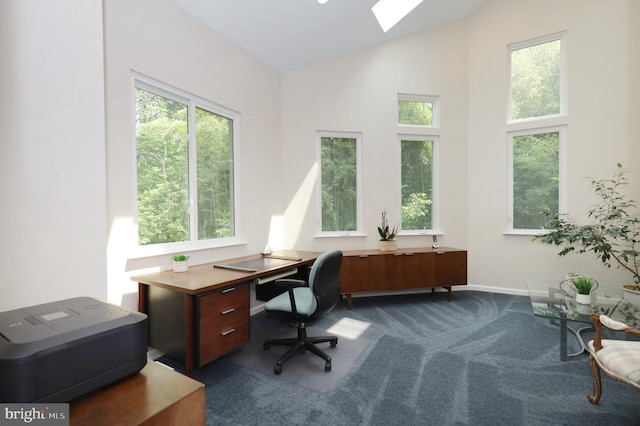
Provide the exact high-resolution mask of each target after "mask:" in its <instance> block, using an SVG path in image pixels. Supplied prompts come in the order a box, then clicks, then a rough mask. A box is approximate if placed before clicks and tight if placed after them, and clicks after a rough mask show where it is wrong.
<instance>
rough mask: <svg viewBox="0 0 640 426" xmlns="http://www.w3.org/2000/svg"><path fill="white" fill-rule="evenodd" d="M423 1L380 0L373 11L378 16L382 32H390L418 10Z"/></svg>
mask: <svg viewBox="0 0 640 426" xmlns="http://www.w3.org/2000/svg"><path fill="white" fill-rule="evenodd" d="M422 1H423V0H380V1H379V2H378V3H376V4H375V5H373V7H372V8H371V10H372V11H373V14H374V15H375V16H376V19H377V20H378V23H379V24H380V27H382V31H384V32H385V33H386V32H387V31H389V30H390V29H391V28H392V27H393V26H394V25H395V24H397V23H398V22H400V20H401V19H402V18H404V17H405V16H407V15H408V14H409V12H411V11H412V10H413V9H415V8H416V6H418V5H419V4H420V3H422Z"/></svg>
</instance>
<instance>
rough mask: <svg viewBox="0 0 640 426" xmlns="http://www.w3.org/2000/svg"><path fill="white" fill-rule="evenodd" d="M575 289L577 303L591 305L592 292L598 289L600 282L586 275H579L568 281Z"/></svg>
mask: <svg viewBox="0 0 640 426" xmlns="http://www.w3.org/2000/svg"><path fill="white" fill-rule="evenodd" d="M568 281H569V282H570V283H571V285H573V287H574V288H575V295H576V296H575V297H576V302H578V303H581V304H583V305H588V304H590V303H591V292H592V291H593V290H595V289H596V288H598V282H597V281H596V280H594V279H593V278H589V277H587V276H586V275H577V276H575V277H572V278H569V280H568Z"/></svg>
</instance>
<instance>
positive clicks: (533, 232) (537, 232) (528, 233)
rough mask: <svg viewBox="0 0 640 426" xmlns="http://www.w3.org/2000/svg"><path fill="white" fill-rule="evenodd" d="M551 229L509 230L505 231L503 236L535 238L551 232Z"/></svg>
mask: <svg viewBox="0 0 640 426" xmlns="http://www.w3.org/2000/svg"><path fill="white" fill-rule="evenodd" d="M551 231H552V229H511V230H509V231H505V232H503V233H502V234H503V235H516V236H517V235H523V236H527V237H535V236H537V235H544V234H547V233H549V232H551Z"/></svg>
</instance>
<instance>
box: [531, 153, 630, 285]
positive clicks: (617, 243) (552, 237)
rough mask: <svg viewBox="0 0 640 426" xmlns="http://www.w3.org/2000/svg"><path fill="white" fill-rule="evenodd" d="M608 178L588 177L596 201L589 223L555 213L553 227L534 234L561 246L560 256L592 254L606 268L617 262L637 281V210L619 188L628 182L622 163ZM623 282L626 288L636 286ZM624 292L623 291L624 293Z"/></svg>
mask: <svg viewBox="0 0 640 426" xmlns="http://www.w3.org/2000/svg"><path fill="white" fill-rule="evenodd" d="M617 168H618V170H616V172H615V173H614V175H613V177H612V178H611V179H600V180H595V179H592V180H591V186H592V187H593V190H594V192H595V195H596V197H597V198H598V203H597V204H595V205H594V206H593V207H592V208H591V209H590V210H588V211H587V216H588V218H589V219H590V220H591V223H588V224H586V225H579V224H577V223H575V222H574V221H572V220H571V219H570V218H569V217H568V215H566V214H558V215H556V216H555V217H554V218H553V220H552V221H551V226H550V227H551V228H553V230H552V231H549V232H548V233H545V234H543V235H538V236H536V237H534V240H537V241H541V242H543V243H545V244H551V245H555V246H562V247H563V248H562V250H561V251H560V252H559V253H558V255H559V256H564V255H566V254H568V253H571V252H575V253H586V252H593V254H594V255H595V256H596V257H597V258H598V259H599V260H600V261H601V262H602V263H603V264H604V265H605V266H607V267H608V268H610V267H611V265H612V264H617V267H618V268H621V269H625V270H626V271H628V272H630V273H631V274H632V276H633V281H634V282H635V283H636V284H640V247H639V244H640V212H638V209H637V207H636V204H635V201H633V200H631V199H629V198H628V197H627V196H626V195H625V194H623V193H622V192H621V188H622V187H623V186H625V185H627V184H628V181H627V178H626V171H625V169H623V168H622V164H620V163H618V164H617ZM635 287H636V286H633V285H625V286H623V289H624V290H625V291H631V288H635ZM625 296H626V294H625Z"/></svg>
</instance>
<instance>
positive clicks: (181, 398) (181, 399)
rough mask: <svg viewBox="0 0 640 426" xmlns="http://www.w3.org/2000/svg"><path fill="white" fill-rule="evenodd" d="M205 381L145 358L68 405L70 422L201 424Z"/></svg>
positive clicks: (110, 425) (100, 423)
mask: <svg viewBox="0 0 640 426" xmlns="http://www.w3.org/2000/svg"><path fill="white" fill-rule="evenodd" d="M204 396H205V395H204V385H203V384H202V383H200V382H197V381H195V380H193V379H190V378H188V377H185V376H183V375H182V374H179V373H176V372H175V371H172V370H169V369H168V368H166V367H163V366H161V365H159V364H157V363H156V362H154V361H151V360H148V361H147V365H146V366H145V367H144V368H143V369H142V370H141V371H140V372H139V373H138V374H134V375H133V376H131V377H128V378H126V379H123V380H121V381H119V382H116V383H114V384H112V385H110V386H108V387H106V388H104V389H102V390H100V391H99V392H96V393H94V394H93V395H90V396H88V397H86V398H83V399H81V400H80V401H77V402H74V403H73V404H71V406H70V407H69V424H70V425H71V426H74V425H78V426H84V425H94V426H100V425H105V426H107V425H108V426H113V425H194V426H195V425H204V424H205V403H204Z"/></svg>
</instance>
